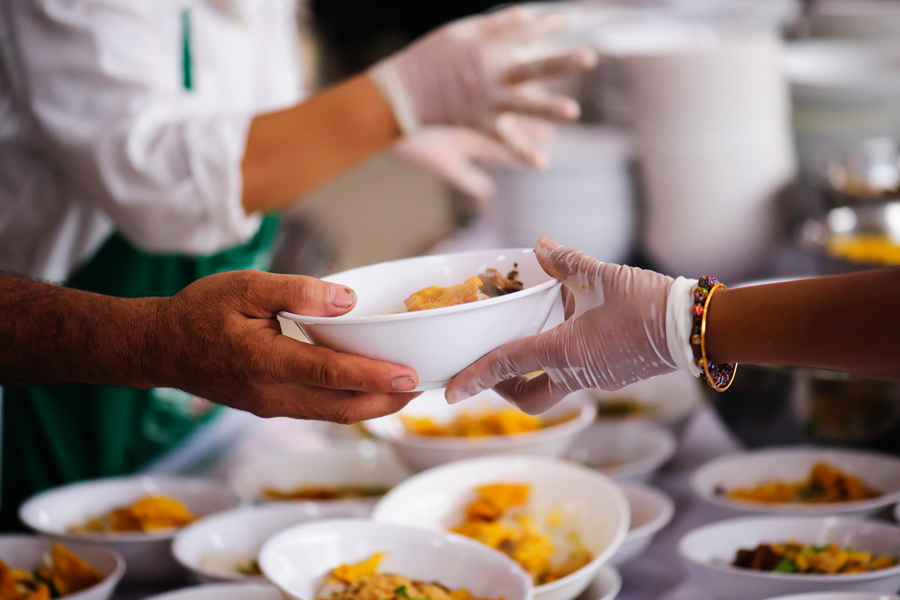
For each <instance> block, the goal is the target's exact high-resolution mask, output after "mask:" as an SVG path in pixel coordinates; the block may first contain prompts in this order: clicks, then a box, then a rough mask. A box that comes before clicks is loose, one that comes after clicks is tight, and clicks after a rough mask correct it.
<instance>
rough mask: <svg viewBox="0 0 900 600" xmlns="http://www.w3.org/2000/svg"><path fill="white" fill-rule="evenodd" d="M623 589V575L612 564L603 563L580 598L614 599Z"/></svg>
mask: <svg viewBox="0 0 900 600" xmlns="http://www.w3.org/2000/svg"><path fill="white" fill-rule="evenodd" d="M621 591H622V576H621V575H620V574H619V571H618V570H617V569H616V568H615V567H614V566H612V565H603V566H602V567H600V570H599V571H597V576H596V577H594V580H593V581H592V582H591V583H590V585H589V586H587V588H586V589H585V590H584V591H583V592H581V595H580V596H579V598H584V600H613V599H614V598H615V597H616V596H618V595H619V592H621Z"/></svg>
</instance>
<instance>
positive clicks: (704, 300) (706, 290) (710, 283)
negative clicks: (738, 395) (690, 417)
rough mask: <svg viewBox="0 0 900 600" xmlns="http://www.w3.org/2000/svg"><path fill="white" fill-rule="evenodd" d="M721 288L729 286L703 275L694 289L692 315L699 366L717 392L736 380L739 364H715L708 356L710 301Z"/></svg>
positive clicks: (693, 337)
mask: <svg viewBox="0 0 900 600" xmlns="http://www.w3.org/2000/svg"><path fill="white" fill-rule="evenodd" d="M719 289H727V288H726V287H725V286H724V285H722V284H721V283H719V280H718V279H716V278H715V277H701V278H700V281H698V282H697V288H696V289H695V290H694V306H693V308H692V309H691V315H692V316H693V317H694V326H693V329H692V330H691V347H692V348H693V350H694V359H695V360H696V362H697V366H698V367H700V368H701V369H703V373H704V374H705V375H706V383H707V384H709V387H711V388H713V389H714V390H716V391H717V392H724V391H725V390H727V389H728V388H729V387H730V386H731V384H732V382H733V381H734V374H735V373H736V372H737V364H736V363H725V364H721V365H714V364H712V363H711V362H710V361H709V359H707V358H706V315H707V314H708V313H709V303H710V301H711V300H712V297H713V294H715V293H716V290H719Z"/></svg>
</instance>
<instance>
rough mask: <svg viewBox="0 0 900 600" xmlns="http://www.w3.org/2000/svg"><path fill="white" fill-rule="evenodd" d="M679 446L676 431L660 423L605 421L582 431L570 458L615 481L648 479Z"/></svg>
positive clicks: (570, 452) (668, 459)
mask: <svg viewBox="0 0 900 600" xmlns="http://www.w3.org/2000/svg"><path fill="white" fill-rule="evenodd" d="M677 447H678V442H677V441H676V440H675V436H674V435H673V434H672V432H670V431H669V430H668V429H666V428H664V427H662V426H660V425H656V424H654V423H651V422H648V421H633V420H628V419H626V420H622V421H608V420H605V421H599V422H597V423H596V424H594V425H593V426H591V427H589V428H588V429H586V430H584V431H583V432H581V434H579V435H578V437H577V438H576V439H575V443H574V444H573V446H572V448H571V449H570V450H569V452H568V457H569V459H571V460H574V461H575V462H578V463H582V464H585V465H588V466H589V467H592V468H594V469H598V470H599V471H601V472H603V473H604V474H605V475H609V476H610V477H612V478H613V479H614V480H615V481H630V480H634V481H643V482H647V481H649V480H650V478H652V477H653V475H655V474H656V472H657V471H659V469H661V468H662V467H663V466H664V465H665V464H666V463H667V462H669V461H670V460H671V459H672V457H673V456H674V455H675V450H676V449H677Z"/></svg>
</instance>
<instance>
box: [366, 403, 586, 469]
mask: <svg viewBox="0 0 900 600" xmlns="http://www.w3.org/2000/svg"><path fill="white" fill-rule="evenodd" d="M481 408H489V409H503V408H510V404H509V403H508V402H507V401H506V400H504V399H503V398H501V397H500V396H499V395H497V394H496V393H494V392H492V391H486V392H482V393H481V394H478V395H477V396H474V397H473V398H471V399H469V400H466V401H465V402H460V403H458V404H447V401H446V400H445V399H444V392H443V390H434V391H431V392H426V393H424V394H422V396H421V397H419V398H416V399H415V400H413V401H412V402H410V403H409V404H408V405H407V406H406V408H404V409H403V410H401V411H400V412H399V413H397V414H393V415H388V416H386V417H381V418H380V419H374V420H372V421H367V422H365V423H364V424H363V426H364V427H365V428H366V430H367V431H368V432H369V433H371V434H372V435H374V436H375V437H377V438H379V439H381V440H384V441H385V442H387V443H389V444H391V445H392V446H393V448H394V450H396V452H397V455H398V456H399V457H400V458H402V459H403V460H404V461H405V462H406V463H407V464H408V465H409V466H410V467H412V468H413V469H414V470H416V471H422V470H424V469H429V468H431V467H435V466H437V465H442V464H445V463H448V462H452V461H455V460H462V459H466V458H475V457H478V456H489V455H494V454H520V455H529V456H550V457H557V456H562V455H563V454H565V452H566V451H567V450H568V449H569V447H570V446H571V445H572V444H573V443H574V441H575V438H576V436H577V435H578V434H579V433H580V432H582V431H584V430H585V429H586V428H587V427H589V426H590V425H591V423H593V422H594V417H595V415H596V407H595V404H594V402H593V401H592V400H591V399H590V398H589V397H585V396H583V395H577V394H573V395H571V396H569V397H568V398H565V399H564V400H563V401H562V402H560V403H559V404H557V405H556V406H554V407H553V408H551V409H550V410H548V411H547V412H545V413H544V414H543V415H541V416H542V418H545V419H548V420H551V421H552V420H554V419H558V418H564V417H567V416H571V415H575V418H573V419H571V420H568V421H564V422H562V423H559V424H557V425H552V426H550V427H547V428H544V429H541V430H539V431H535V432H532V433H523V434H519V435H504V436H491V437H483V438H450V437H430V436H422V435H412V434H409V433H407V432H406V429H405V428H404V427H403V422H402V421H401V420H400V415H409V416H414V417H426V416H427V417H431V418H432V419H434V420H435V421H437V422H438V423H444V422H448V421H451V420H453V419H454V418H455V417H456V416H458V415H460V414H461V413H464V412H471V411H477V410H479V409H481Z"/></svg>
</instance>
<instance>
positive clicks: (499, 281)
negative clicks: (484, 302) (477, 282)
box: [479, 269, 525, 297]
mask: <svg viewBox="0 0 900 600" xmlns="http://www.w3.org/2000/svg"><path fill="white" fill-rule="evenodd" d="M518 276H519V272H518V271H510V272H509V273H507V275H506V277H504V276H503V275H502V274H501V273H500V271H498V270H497V269H485V270H484V272H483V273H482V274H481V275H479V277H480V278H481V280H482V281H483V282H484V283H483V284H482V288H481V291H482V292H484V293H485V294H487V295H488V296H490V297H494V296H505V295H506V294H512V293H513V292H521V291H522V289H523V288H524V287H525V284H524V283H522V282H521V281H518V280H517V279H516V278H517V277H518Z"/></svg>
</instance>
